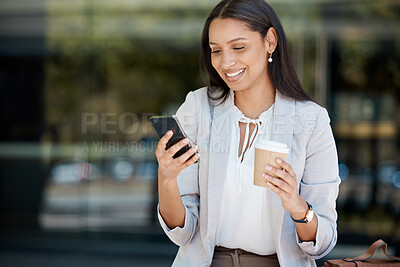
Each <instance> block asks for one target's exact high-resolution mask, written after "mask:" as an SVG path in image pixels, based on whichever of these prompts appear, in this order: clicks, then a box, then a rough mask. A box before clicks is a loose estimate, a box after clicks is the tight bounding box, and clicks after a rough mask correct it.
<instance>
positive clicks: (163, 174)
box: [156, 130, 200, 183]
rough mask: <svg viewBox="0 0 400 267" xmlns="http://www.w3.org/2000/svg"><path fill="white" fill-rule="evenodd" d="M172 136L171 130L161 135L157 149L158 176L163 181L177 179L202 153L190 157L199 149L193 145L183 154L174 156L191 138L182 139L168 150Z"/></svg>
mask: <svg viewBox="0 0 400 267" xmlns="http://www.w3.org/2000/svg"><path fill="white" fill-rule="evenodd" d="M171 137H172V131H171V130H169V131H168V132H167V133H166V134H165V135H164V136H163V137H161V139H160V141H159V142H158V145H157V149H156V157H157V161H158V176H159V179H162V181H163V182H167V183H168V182H169V181H171V180H173V179H176V177H178V174H179V173H180V172H181V171H182V170H184V169H186V168H187V167H189V166H190V165H192V164H193V163H195V162H196V161H197V160H198V159H199V158H200V155H199V154H196V155H194V156H193V157H192V158H191V159H189V158H190V156H192V155H193V154H194V153H195V152H196V151H197V146H194V147H192V148H191V149H189V150H188V151H186V152H185V153H184V154H182V155H181V156H179V157H177V158H173V156H174V155H175V153H176V152H178V151H179V150H180V149H181V148H183V147H184V146H185V145H187V144H188V142H189V140H188V139H187V138H185V139H182V140H181V141H179V142H178V143H176V144H175V145H173V146H171V147H170V148H169V149H168V150H166V146H167V143H168V140H169V139H170V138H171ZM188 159H189V160H188Z"/></svg>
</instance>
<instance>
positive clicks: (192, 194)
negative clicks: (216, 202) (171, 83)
mask: <svg viewBox="0 0 400 267" xmlns="http://www.w3.org/2000/svg"><path fill="white" fill-rule="evenodd" d="M196 109H197V107H196V99H195V94H194V93H193V92H189V93H188V95H187V96H186V100H185V102H184V103H183V104H182V105H181V106H180V107H179V109H178V111H177V112H176V116H177V117H178V120H179V122H180V123H181V125H182V127H183V129H184V131H185V133H186V134H187V135H188V137H189V138H190V139H192V140H193V141H194V142H195V143H196V142H197V117H196V116H197V111H196ZM198 165H199V164H198V163H194V164H192V165H190V166H189V167H187V168H186V169H184V170H183V171H182V172H181V173H180V174H179V175H178V178H177V179H178V187H179V192H180V194H181V197H182V201H183V204H184V206H185V223H184V226H183V227H175V228H174V229H169V228H168V226H167V225H166V223H165V222H164V220H163V218H162V216H161V214H160V211H159V207H158V206H157V213H158V219H159V221H160V224H161V227H162V228H163V230H164V232H165V233H166V234H167V236H168V237H169V238H170V239H171V241H172V242H174V243H175V244H176V245H178V246H184V245H186V244H188V243H189V242H190V241H191V240H192V238H193V236H194V234H195V233H196V231H197V229H198V221H199V184H198Z"/></svg>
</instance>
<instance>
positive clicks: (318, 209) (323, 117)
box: [158, 88, 340, 267]
mask: <svg viewBox="0 0 400 267" xmlns="http://www.w3.org/2000/svg"><path fill="white" fill-rule="evenodd" d="M233 103H234V102H233V93H232V92H231V93H230V95H229V98H228V99H227V101H226V102H225V103H224V104H222V105H219V106H215V107H214V108H213V109H211V113H212V114H210V104H209V101H208V98H207V88H201V89H198V90H196V91H193V92H190V93H189V94H188V95H187V96H186V100H185V102H184V103H183V104H182V105H181V107H180V108H179V109H178V111H177V114H176V115H177V117H178V118H179V121H180V122H181V124H182V125H183V128H184V130H185V132H186V133H187V134H188V135H189V137H190V138H191V139H192V140H193V141H194V142H195V143H196V144H197V145H198V147H199V153H200V160H199V163H196V164H193V165H191V166H190V167H188V168H186V169H185V170H183V171H182V172H181V173H180V174H179V176H178V186H179V190H180V194H181V196H182V200H183V203H184V205H185V209H186V216H185V224H184V227H183V228H180V227H176V228H174V229H169V228H168V226H167V225H166V224H165V222H164V221H163V219H162V217H161V215H160V213H159V212H158V218H159V221H160V224H161V226H162V228H163V229H164V231H165V233H166V234H167V235H168V237H169V238H170V239H171V240H172V241H173V242H174V243H175V244H177V245H178V246H179V250H178V253H177V255H176V258H175V260H174V263H173V266H185V267H186V266H210V264H211V261H212V257H213V252H214V246H215V240H216V233H217V226H218V222H219V216H220V208H221V207H220V204H221V194H222V189H223V186H224V181H225V179H226V178H227V177H226V176H227V175H226V173H227V163H228V162H227V161H228V155H229V149H230V147H231V146H230V144H229V142H230V140H231V138H228V135H229V134H230V133H229V131H230V129H231V128H230V127H227V123H232V120H231V116H230V115H231V112H230V110H231V109H230V108H229V107H230V105H233ZM211 117H212V118H213V119H212V120H211ZM272 123H273V124H272V131H271V139H272V140H273V141H277V142H282V143H285V144H287V145H288V147H289V148H290V153H289V155H288V157H287V162H288V163H289V164H290V165H291V166H292V168H293V170H294V172H295V173H296V175H297V182H298V188H299V192H300V195H301V196H302V197H303V198H304V199H305V200H306V201H308V202H309V203H310V204H312V206H313V209H314V211H315V214H316V216H317V217H318V230H317V237H316V242H315V243H314V242H301V241H300V240H299V238H298V235H297V233H296V229H295V226H294V223H293V221H292V219H291V217H290V214H289V213H288V212H287V211H285V210H284V209H283V207H282V202H281V200H280V198H279V197H278V196H277V195H276V194H274V193H273V192H272V191H271V192H270V193H269V194H268V196H269V197H268V205H266V206H268V207H269V208H270V214H271V216H270V219H271V225H272V228H273V229H272V232H273V240H274V245H275V248H276V252H277V255H278V259H279V263H280V265H281V266H283V267H293V266H316V264H315V260H314V259H318V258H321V257H323V256H325V255H326V254H328V252H329V251H330V250H331V249H332V248H333V247H334V246H335V244H336V239H337V229H336V220H337V213H336V198H337V196H338V192H339V184H340V178H339V175H338V158H337V152H336V145H335V140H334V138H333V134H332V130H331V127H330V124H329V123H330V119H329V116H328V113H327V111H326V110H325V109H324V108H322V107H321V106H319V105H317V104H315V103H313V102H309V101H293V100H290V99H288V98H286V97H285V96H283V95H281V94H280V93H279V92H278V91H277V92H276V99H275V107H274V116H273V122H272ZM233 208H234V207H233ZM239 212H240V211H239ZM249 242H251V240H249Z"/></svg>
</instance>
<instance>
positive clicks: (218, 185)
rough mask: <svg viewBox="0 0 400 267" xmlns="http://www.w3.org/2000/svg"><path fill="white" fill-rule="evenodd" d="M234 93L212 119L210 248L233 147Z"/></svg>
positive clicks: (209, 200) (209, 182)
mask: <svg viewBox="0 0 400 267" xmlns="http://www.w3.org/2000/svg"><path fill="white" fill-rule="evenodd" d="M233 96H234V95H233V93H231V94H230V99H227V101H225V103H224V104H222V105H219V106H215V107H214V112H213V120H212V121H211V132H210V144H209V151H210V153H209V169H208V233H207V235H208V241H209V246H210V247H209V249H212V250H213V249H214V247H213V245H214V244H215V234H216V232H217V227H218V222H219V217H220V214H221V212H220V210H221V205H220V204H221V202H222V194H221V192H223V186H224V183H225V179H226V175H227V168H228V158H229V153H230V149H231V144H230V143H231V138H230V136H231V134H232V133H230V132H229V131H231V128H230V127H229V125H230V123H232V121H231V120H232V119H233V118H232V117H231V116H230V115H231V112H230V111H229V107H230V105H232V103H233Z"/></svg>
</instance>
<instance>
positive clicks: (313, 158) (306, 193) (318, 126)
mask: <svg viewBox="0 0 400 267" xmlns="http://www.w3.org/2000/svg"><path fill="white" fill-rule="evenodd" d="M329 123H330V119H329V116H328V113H327V111H326V109H325V108H322V109H321V111H320V112H319V115H318V117H317V120H316V123H315V128H314V131H313V132H312V135H311V137H310V139H309V141H308V144H307V147H306V160H305V167H304V173H303V177H302V179H301V182H300V195H301V196H302V197H303V198H304V199H305V200H306V201H308V202H309V203H310V204H311V205H312V206H313V210H314V213H315V215H316V216H317V218H318V229H317V236H316V240H315V242H302V241H301V240H300V239H299V237H298V235H297V233H296V239H297V243H298V245H299V246H300V248H301V249H302V250H303V251H304V252H305V253H306V254H308V256H309V257H310V258H312V259H319V258H322V257H323V256H325V255H326V254H328V253H329V252H330V251H331V250H332V248H333V247H334V246H335V244H336V241H337V225H336V221H337V213H336V198H337V196H338V193H339V184H340V177H339V170H338V156H337V150H336V144H335V140H334V137H333V134H332V129H331V126H330V124H329Z"/></svg>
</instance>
